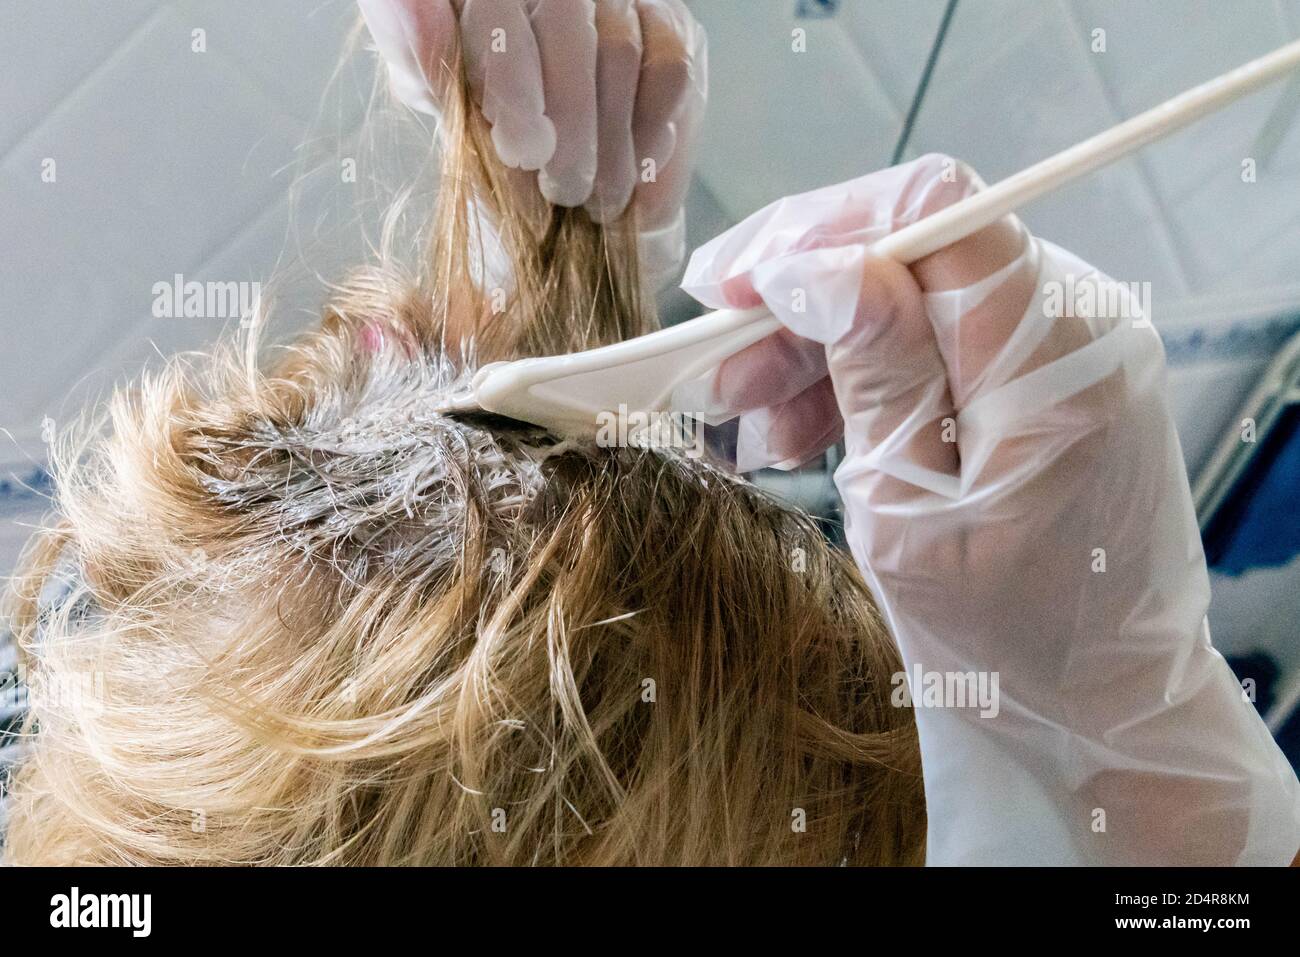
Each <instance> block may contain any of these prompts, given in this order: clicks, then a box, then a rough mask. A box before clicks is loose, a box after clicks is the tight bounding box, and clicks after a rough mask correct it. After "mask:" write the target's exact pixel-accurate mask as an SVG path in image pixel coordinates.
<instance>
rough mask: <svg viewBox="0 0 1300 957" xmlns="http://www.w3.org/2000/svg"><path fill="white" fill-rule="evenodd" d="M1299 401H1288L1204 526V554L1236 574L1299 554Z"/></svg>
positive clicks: (1284, 561) (1220, 568)
mask: <svg viewBox="0 0 1300 957" xmlns="http://www.w3.org/2000/svg"><path fill="white" fill-rule="evenodd" d="M1298 493H1300V405H1290V406H1288V407H1287V408H1285V409H1284V410H1283V411H1282V413H1281V414H1280V415H1279V416H1278V419H1277V421H1276V422H1275V423H1274V424H1273V427H1272V428H1270V429H1269V430H1268V433H1267V434H1266V435H1263V436H1261V437H1260V447H1259V449H1258V451H1257V452H1256V453H1255V455H1254V456H1253V457H1252V459H1251V462H1250V464H1249V466H1247V468H1246V471H1245V472H1244V473H1243V475H1242V476H1241V478H1239V479H1238V480H1237V482H1236V484H1235V485H1234V486H1233V488H1232V491H1231V493H1230V494H1229V496H1228V499H1227V501H1225V502H1224V504H1223V505H1222V506H1221V507H1220V508H1219V509H1218V511H1217V513H1216V514H1215V516H1214V519H1213V521H1212V522H1211V523H1210V525H1209V526H1208V527H1207V528H1206V529H1205V532H1204V534H1203V536H1202V537H1203V540H1204V544H1205V558H1206V561H1207V562H1209V564H1210V567H1211V568H1213V569H1214V570H1215V571H1218V572H1223V573H1224V574H1228V575H1240V574H1241V573H1242V572H1245V571H1248V570H1249V569H1252V568H1273V567H1277V566H1281V565H1286V564H1288V563H1289V562H1290V561H1291V559H1293V558H1294V557H1295V556H1296V555H1298V554H1300V502H1298V501H1297V497H1298Z"/></svg>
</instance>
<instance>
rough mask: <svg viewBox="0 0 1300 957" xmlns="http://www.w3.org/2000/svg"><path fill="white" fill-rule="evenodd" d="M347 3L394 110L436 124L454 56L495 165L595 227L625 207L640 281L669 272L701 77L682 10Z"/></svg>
mask: <svg viewBox="0 0 1300 957" xmlns="http://www.w3.org/2000/svg"><path fill="white" fill-rule="evenodd" d="M358 2H359V4H360V7H361V11H362V13H363V14H364V16H365V19H366V23H367V25H368V26H369V28H370V33H371V35H372V36H373V38H374V40H375V45H376V47H378V49H379V52H380V54H381V55H382V56H383V58H384V60H385V62H386V63H387V66H388V72H389V77H390V81H391V83H392V87H393V90H394V92H395V93H396V94H397V96H398V98H399V99H401V100H402V101H403V102H404V103H406V104H407V105H408V106H410V107H412V108H413V109H416V110H419V111H421V112H424V113H428V114H431V115H434V116H438V115H439V114H440V113H441V109H442V107H441V101H442V97H443V95H444V92H445V89H446V87H447V70H448V69H449V67H448V64H449V63H450V62H451V60H452V59H454V58H453V56H452V54H453V51H454V50H455V48H456V44H457V43H458V42H459V44H460V45H461V49H462V52H463V58H464V61H465V69H466V72H467V74H468V79H469V84H470V89H471V90H472V92H473V95H474V98H475V100H476V102H477V103H478V105H479V107H480V108H481V110H482V112H483V115H484V117H485V118H486V119H487V121H488V123H489V124H490V126H491V130H492V141H493V143H494V145H495V146H496V149H497V153H498V155H499V156H500V159H501V161H502V162H503V163H504V164H505V165H506V166H508V167H512V168H517V169H521V170H525V171H534V170H535V171H536V174H537V175H536V183H537V187H538V189H539V190H540V191H541V194H542V196H543V197H545V199H546V200H547V201H548V202H551V203H554V204H556V205H558V206H583V207H585V208H586V210H587V212H588V213H589V214H590V215H591V217H592V219H594V220H595V221H597V222H602V223H603V222H609V221H612V220H613V219H616V218H618V217H619V216H621V215H622V214H623V212H624V211H625V210H626V209H627V208H628V206H629V205H633V204H634V205H635V206H636V208H637V215H638V228H639V231H640V233H641V237H640V244H641V250H642V261H643V269H644V270H645V272H647V273H648V274H649V275H650V276H651V277H662V276H666V275H667V274H669V273H671V272H673V271H674V270H675V269H676V268H677V266H678V265H679V264H680V262H681V258H682V256H683V255H684V254H685V219H684V217H683V215H682V203H683V201H684V200H685V196H686V190H687V187H688V185H689V183H690V174H691V168H692V162H693V156H692V154H693V151H694V144H695V140H696V136H697V133H698V129H699V125H700V121H701V119H702V116H703V112H704V102H705V98H706V95H707V73H708V65H707V59H706V42H705V35H704V30H703V28H702V27H700V25H699V24H698V23H696V22H695V19H694V18H693V17H692V16H691V15H690V12H689V11H688V10H687V9H686V6H685V5H684V4H683V3H682V2H681V0H358Z"/></svg>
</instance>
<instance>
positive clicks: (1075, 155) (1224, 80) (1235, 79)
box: [872, 40, 1300, 263]
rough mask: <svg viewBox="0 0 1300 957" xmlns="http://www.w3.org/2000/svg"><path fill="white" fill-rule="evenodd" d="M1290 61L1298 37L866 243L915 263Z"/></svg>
mask: <svg viewBox="0 0 1300 957" xmlns="http://www.w3.org/2000/svg"><path fill="white" fill-rule="evenodd" d="M1297 66H1300V40H1294V41H1292V42H1291V43H1288V44H1286V45H1285V46H1282V47H1279V48H1278V49H1276V50H1274V51H1273V52H1272V53H1268V54H1266V55H1264V56H1262V57H1260V58H1259V59H1257V60H1252V61H1250V62H1249V63H1247V64H1245V65H1244V66H1239V67H1237V68H1236V69H1235V70H1230V71H1229V72H1227V73H1225V74H1223V75H1222V76H1220V77H1216V78H1215V79H1213V80H1209V81H1208V82H1206V83H1202V84H1201V85H1200V86H1195V87H1192V89H1190V90H1188V91H1187V92H1185V93H1180V94H1179V95H1178V96H1175V97H1174V98H1173V99H1171V100H1167V101H1166V102H1164V103H1162V104H1160V105H1159V106H1157V107H1153V108H1152V109H1149V110H1147V111H1146V112H1145V113H1139V114H1138V115H1137V116H1135V117H1133V118H1132V119H1130V120H1125V121H1124V122H1123V123H1120V124H1119V125H1117V126H1112V127H1111V128H1110V129H1108V130H1106V131H1105V132H1102V133H1098V134H1097V135H1096V136H1093V137H1089V138H1088V139H1086V140H1084V141H1083V142H1082V143H1077V144H1075V145H1074V146H1071V147H1070V148H1069V149H1065V150H1062V151H1061V152H1059V153H1057V154H1056V155H1055V156H1050V157H1048V158H1047V159H1045V160H1043V161H1042V162H1039V163H1035V164H1034V165H1033V166H1030V167H1029V168H1028V169H1024V170H1021V171H1020V172H1019V173H1016V174H1015V175H1013V176H1008V177H1007V178H1006V179H1004V180H1002V181H1001V182H999V183H997V184H996V185H993V186H990V187H989V188H988V189H984V190H981V191H980V192H978V193H975V194H974V195H972V196H968V197H966V198H965V199H963V200H961V201H959V202H956V203H953V204H952V205H951V206H948V207H945V208H944V209H941V210H939V211H938V212H937V213H934V214H933V215H931V216H927V217H926V218H925V219H922V220H920V221H919V222H916V223H913V224H912V225H910V226H905V227H904V228H903V229H900V230H899V231H898V232H896V233H892V234H890V235H889V236H886V237H885V238H884V239H881V240H880V241H878V242H877V243H875V245H874V246H873V247H872V250H873V252H875V253H876V254H877V255H879V256H881V257H882V258H884V257H888V258H890V259H894V260H897V261H898V262H901V263H913V262H916V260H918V259H921V258H922V257H924V256H928V255H930V253H933V252H937V251H938V250H940V249H943V248H944V247H945V246H950V245H952V244H953V243H955V242H957V241H958V240H960V239H965V238H966V237H967V236H970V235H972V234H974V233H976V232H978V231H979V230H981V229H983V228H984V227H985V226H989V225H991V224H993V223H995V222H997V221H998V220H999V219H1001V218H1002V217H1003V216H1005V215H1007V214H1008V213H1011V212H1015V210H1017V209H1019V208H1020V207H1021V206H1023V205H1025V204H1026V203H1028V202H1031V201H1032V200H1035V199H1037V198H1038V197H1040V196H1042V195H1044V194H1045V193H1049V192H1051V191H1052V190H1054V189H1057V188H1058V187H1060V186H1063V185H1065V184H1066V183H1068V182H1070V181H1072V180H1075V179H1078V178H1079V177H1080V176H1084V175H1085V174H1087V173H1091V172H1092V171H1093V170H1096V169H1100V168H1101V167H1103V166H1105V165H1107V164H1108V163H1112V162H1114V161H1115V160H1117V159H1120V158H1121V157H1124V156H1127V155H1128V154H1129V153H1131V152H1133V151H1134V150H1136V149H1138V148H1140V147H1142V146H1145V145H1146V144H1148V143H1151V142H1154V141H1155V140H1158V139H1160V138H1162V137H1165V136H1168V135H1169V134H1170V133H1173V132H1176V131H1177V130H1180V129H1182V128H1183V127H1185V126H1187V125H1188V124H1190V123H1192V122H1195V121H1196V120H1198V119H1200V118H1201V117H1202V116H1205V115H1206V114H1208V113H1212V112H1214V111H1215V110H1217V109H1219V108H1220V107H1222V106H1225V105H1227V104H1228V103H1231V102H1232V101H1233V100H1236V99H1238V98H1239V97H1242V96H1245V95H1246V94H1247V93H1251V92H1253V91H1255V90H1257V89H1259V88H1260V87H1261V86H1264V85H1266V84H1268V83H1271V82H1272V81H1274V80H1276V79H1278V78H1279V77H1281V76H1283V75H1285V74H1286V73H1289V72H1290V71H1291V70H1294V69H1295V68H1296V67H1297Z"/></svg>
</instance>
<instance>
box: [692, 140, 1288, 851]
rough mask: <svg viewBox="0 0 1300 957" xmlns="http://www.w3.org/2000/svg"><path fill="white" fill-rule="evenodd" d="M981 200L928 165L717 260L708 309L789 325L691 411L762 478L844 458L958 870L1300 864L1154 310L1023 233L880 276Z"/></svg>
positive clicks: (945, 162)
mask: <svg viewBox="0 0 1300 957" xmlns="http://www.w3.org/2000/svg"><path fill="white" fill-rule="evenodd" d="M981 185H982V184H981V183H980V182H979V180H978V178H977V177H976V176H975V174H973V173H972V172H971V171H969V170H968V169H966V168H965V167H963V166H961V165H960V164H958V163H956V162H955V161H953V160H950V159H948V158H946V157H941V156H927V157H923V158H922V159H920V160H917V161H916V162H913V163H909V164H907V165H904V166H900V167H895V168H892V169H887V170H883V171H881V172H878V173H874V174H872V175H870V176H865V177H863V178H861V179H857V180H853V181H852V182H849V183H844V184H841V185H838V186H831V187H828V188H826V189H821V190H817V191H815V192H812V193H808V194H805V195H802V196H795V197H791V198H789V199H785V200H781V201H779V202H777V203H774V204H773V205H771V206H769V207H767V208H766V209H764V210H762V211H760V212H758V213H756V214H755V215H753V216H751V217H750V218H749V219H747V220H745V221H744V222H743V223H741V224H740V225H739V226H736V227H735V228H734V229H732V230H730V231H728V232H727V233H724V234H723V235H721V236H719V237H718V238H716V239H714V240H713V241H712V242H710V243H708V244H706V245H705V246H703V247H701V248H700V249H699V250H697V251H696V252H695V254H694V256H693V257H692V259H691V262H690V264H689V266H688V268H687V273H686V279H685V281H684V282H683V286H684V288H686V289H687V290H688V291H689V292H691V293H692V294H693V295H695V296H696V297H697V298H698V299H700V300H701V301H702V302H704V303H706V304H707V305H709V306H713V307H724V306H754V305H758V304H760V303H766V305H767V306H768V308H770V309H771V310H772V312H773V313H774V314H775V315H776V317H777V318H778V319H779V320H780V321H781V322H782V324H783V325H784V327H785V328H784V329H782V330H781V331H780V332H778V333H776V334H774V335H772V336H771V337H769V338H768V339H765V340H763V341H761V342H759V343H756V344H755V345H753V346H751V347H749V348H748V349H746V350H745V351H743V352H741V353H739V354H738V355H736V356H735V357H733V358H732V359H730V360H728V361H727V362H726V363H724V364H723V365H722V367H721V368H720V369H719V370H717V372H716V373H713V374H711V375H710V376H708V377H706V378H705V379H703V380H701V381H699V382H696V383H692V384H688V385H687V386H686V387H683V390H682V392H681V394H679V395H678V396H677V397H676V398H675V400H674V405H675V407H677V408H682V409H691V408H695V409H699V410H701V412H703V413H705V414H706V415H707V416H709V417H710V419H711V420H712V421H719V420H721V419H725V418H727V417H731V416H734V415H736V414H741V416H742V417H741V423H740V436H739V443H740V445H739V449H738V459H739V461H738V466H739V467H740V468H742V469H749V468H755V467H757V466H760V465H784V466H793V465H795V464H798V463H800V462H803V461H805V460H807V459H809V458H810V457H812V456H814V455H816V454H818V453H820V452H821V451H823V450H824V449H825V448H826V447H827V446H828V444H830V443H832V442H834V441H836V440H837V439H838V438H839V436H840V435H841V434H843V436H844V440H845V443H846V458H845V459H844V461H843V463H842V464H841V465H840V467H839V469H838V470H837V472H836V475H835V480H836V484H837V486H838V488H839V490H840V494H841V496H842V498H843V502H844V509H845V515H846V533H847V537H848V540H849V543H850V546H851V548H852V550H853V554H854V557H855V558H856V560H857V562H858V564H859V566H860V567H861V568H862V570H863V572H864V573H865V574H866V576H867V579H868V581H869V582H870V584H871V586H872V588H873V590H874V592H875V595H876V598H877V601H878V602H879V604H880V607H881V609H882V611H883V613H884V614H885V615H886V617H887V620H888V621H889V624H890V627H891V630H892V633H893V634H894V636H895V638H896V639H897V641H898V643H899V645H900V647H901V650H902V654H903V659H904V661H905V663H906V666H907V669H908V684H909V686H910V698H911V699H912V703H913V705H914V707H915V709H916V711H915V714H916V720H917V726H918V729H919V733H920V743H921V754H922V763H923V765H924V773H925V790H926V799H927V806H928V815H929V841H928V856H929V861H930V862H931V863H935V864H958V863H976V864H1019V863H1034V864H1074V863H1106V864H1231V863H1242V864H1285V863H1289V862H1290V861H1291V860H1292V858H1293V856H1294V855H1295V853H1296V849H1297V847H1298V846H1300V811H1298V808H1300V803H1298V801H1300V798H1298V796H1297V795H1298V793H1300V792H1298V789H1297V782H1296V778H1295V774H1294V772H1293V771H1292V769H1291V768H1290V766H1289V765H1288V764H1287V762H1286V760H1285V759H1284V758H1283V756H1282V754H1281V753H1280V751H1279V750H1278V748H1277V747H1276V745H1275V744H1274V742H1273V740H1272V739H1271V737H1270V736H1269V734H1268V731H1267V730H1266V728H1265V727H1264V724H1263V722H1262V721H1261V720H1260V719H1259V717H1258V715H1257V714H1256V712H1255V709H1254V707H1253V706H1252V704H1251V703H1250V702H1249V701H1247V700H1246V699H1245V696H1244V695H1243V692H1242V688H1241V687H1240V686H1239V685H1238V684H1237V682H1236V680H1235V678H1234V677H1233V675H1232V673H1231V671H1230V670H1229V668H1228V667H1227V665H1226V663H1225V662H1224V661H1223V659H1222V658H1221V657H1220V656H1219V654H1218V653H1217V652H1216V651H1215V650H1214V649H1213V648H1212V646H1211V644H1210V639H1209V632H1208V629H1207V625H1206V621H1205V611H1206V607H1207V605H1208V602H1209V582H1208V577H1207V574H1206V569H1205V561H1204V557H1203V554H1202V551H1201V544H1200V536H1199V534H1198V530H1197V525H1196V521H1195V517H1194V515H1193V511H1192V506H1191V497H1190V493H1189V490H1188V485H1187V477H1186V474H1185V471H1184V467H1183V462H1182V456H1181V451H1180V448H1179V443H1178V437H1177V435H1176V434H1175V432H1174V428H1173V425H1172V421H1171V419H1170V415H1169V411H1168V408H1167V405H1166V398H1165V373H1164V354H1163V349H1162V346H1161V344H1160V340H1159V337H1158V336H1157V334H1156V332H1155V330H1154V329H1153V328H1152V327H1151V326H1150V324H1149V322H1148V321H1147V318H1146V317H1145V316H1144V315H1143V314H1142V313H1141V312H1140V310H1139V309H1138V307H1139V305H1140V303H1138V302H1137V301H1136V297H1134V296H1132V295H1129V294H1128V291H1127V290H1126V289H1124V287H1119V286H1117V285H1116V284H1114V283H1112V282H1111V281H1110V280H1108V279H1106V277H1104V276H1102V275H1101V274H1099V273H1098V272H1097V271H1096V270H1095V269H1093V268H1092V267H1090V266H1088V265H1087V264H1086V263H1084V262H1082V261H1080V260H1079V259H1077V258H1076V257H1075V256H1073V255H1072V254H1070V253H1068V252H1066V251H1065V250H1063V249H1061V248H1059V247H1057V246H1055V245H1053V244H1051V243H1049V242H1046V241H1043V240H1040V239H1036V238H1034V237H1032V236H1030V235H1029V233H1028V232H1027V231H1026V230H1025V229H1024V227H1023V226H1022V225H1021V224H1020V222H1019V221H1018V220H1016V219H1015V218H1014V217H1008V218H1006V219H1004V220H1002V221H1001V222H999V223H997V224H995V225H993V226H990V227H988V228H986V229H984V230H983V231H981V232H980V233H977V234H976V235H975V236H972V237H971V238H969V239H966V240H964V241H962V242H960V243H957V244H955V245H953V246H951V247H949V248H947V249H945V250H942V251H940V252H938V253H935V254H934V255H932V256H930V257H927V258H926V259H923V260H921V261H920V262H918V263H915V264H913V266H912V267H911V268H910V270H909V269H908V268H905V267H903V266H901V265H898V264H896V263H892V262H886V261H882V260H878V259H875V258H873V257H872V256H871V254H870V253H869V252H868V246H869V244H870V243H871V242H873V241H874V240H876V239H878V238H880V237H882V236H884V235H885V234H886V233H889V232H891V231H893V230H896V229H899V228H901V227H902V226H905V225H907V224H909V223H911V222H914V221H916V220H918V219H920V218H922V217H924V216H926V215H928V214H930V213H932V212H934V211H935V210H937V209H939V208H941V207H943V206H946V205H948V204H950V203H952V202H955V201H956V200H958V199H961V198H962V197H964V196H966V195H968V194H969V193H971V192H973V191H975V190H978V189H979V188H981ZM1089 291H1090V292H1091V293H1093V294H1095V293H1103V294H1105V293H1113V295H1111V297H1110V301H1109V302H1108V303H1107V299H1106V297H1105V295H1103V296H1102V297H1101V298H1100V299H1099V300H1098V301H1099V302H1102V303H1105V304H1107V305H1108V306H1109V308H1107V309H1103V310H1094V312H1097V313H1098V314H1096V315H1093V316H1086V315H1084V316H1075V317H1072V316H1071V314H1070V311H1069V310H1066V309H1065V308H1063V304H1062V301H1061V298H1062V297H1063V298H1064V299H1065V300H1068V301H1069V302H1071V303H1073V304H1076V305H1077V306H1086V304H1087V303H1086V298H1085V297H1086V295H1087V294H1088V292H1089ZM1076 311H1078V310H1076ZM1085 311H1086V310H1085ZM950 676H952V677H950ZM995 680H996V684H994V681H995ZM936 682H938V684H936ZM980 682H983V684H982V685H981V683H980ZM945 688H946V689H947V690H946V692H945ZM959 688H960V689H961V690H962V691H969V692H970V694H969V695H968V696H967V700H966V701H961V700H959V698H960V695H959V694H958V689H959ZM981 691H983V692H985V693H986V697H984V698H983V700H982V701H979V700H977V698H978V697H979V692H981ZM994 692H996V694H994ZM902 697H903V695H902V692H901V691H900V692H899V694H898V695H897V696H896V703H897V701H898V700H900V699H902ZM962 704H965V705H966V706H964V707H963V706H961V705H962Z"/></svg>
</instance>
